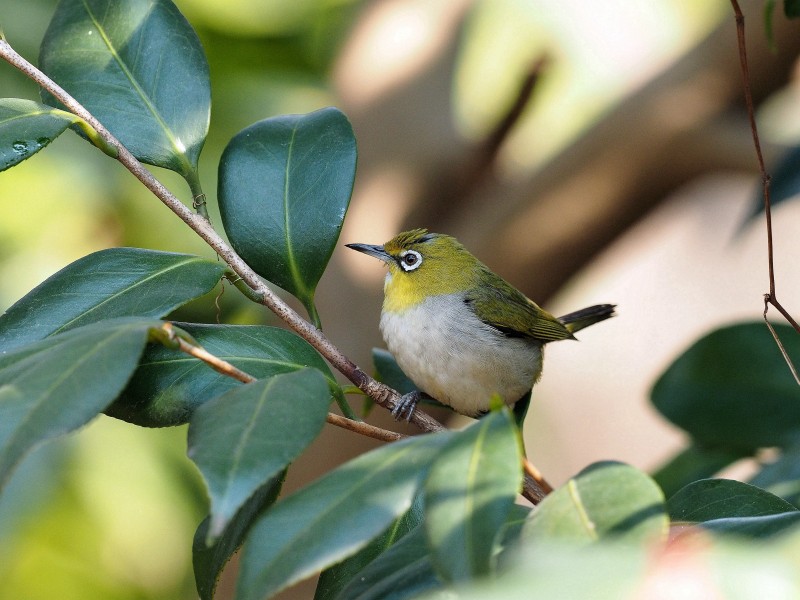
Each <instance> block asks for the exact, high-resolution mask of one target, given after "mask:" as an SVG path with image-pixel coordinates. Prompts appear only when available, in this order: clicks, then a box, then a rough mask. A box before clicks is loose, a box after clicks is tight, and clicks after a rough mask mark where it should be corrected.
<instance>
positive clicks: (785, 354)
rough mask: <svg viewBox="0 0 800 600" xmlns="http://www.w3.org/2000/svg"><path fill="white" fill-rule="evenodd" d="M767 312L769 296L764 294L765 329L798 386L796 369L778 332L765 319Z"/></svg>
mask: <svg viewBox="0 0 800 600" xmlns="http://www.w3.org/2000/svg"><path fill="white" fill-rule="evenodd" d="M767 310H769V295H768V294H764V323H766V324H767V329H769V332H770V333H771V334H772V338H773V339H774V340H775V343H776V344H777V345H778V348H779V349H780V351H781V354H782V355H783V360H785V361H786V364H787V365H788V367H789V370H790V371H791V372H792V377H794V380H795V382H796V383H797V385H800V377H798V376H797V369H795V368H794V364H793V363H792V359H791V358H789V353H788V352H786V348H784V347H783V342H781V338H780V337H778V332H777V331H775V328H774V327H773V326H772V323H770V322H769V319H768V318H767Z"/></svg>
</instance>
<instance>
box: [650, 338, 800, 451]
mask: <svg viewBox="0 0 800 600" xmlns="http://www.w3.org/2000/svg"><path fill="white" fill-rule="evenodd" d="M775 329H776V331H777V332H778V335H780V337H781V339H782V340H783V344H784V346H785V347H786V350H787V352H788V353H789V355H790V356H792V357H794V361H795V364H798V361H800V336H798V335H797V334H796V333H795V331H794V330H793V329H791V328H790V327H789V326H783V325H776V326H775ZM652 401H653V404H654V405H655V406H656V408H657V409H658V410H659V411H661V413H662V414H663V415H664V416H665V417H667V419H669V420H670V421H672V422H673V423H675V424H676V425H678V426H679V427H682V428H683V429H685V430H686V431H688V432H689V433H690V434H691V435H692V437H693V438H694V440H695V441H696V443H698V444H701V445H704V446H709V447H721V448H732V449H738V450H740V451H749V450H752V449H754V448H760V447H768V446H785V445H787V444H790V443H792V441H793V440H795V439H796V438H797V436H798V433H800V388H798V387H797V384H796V383H795V381H794V379H793V378H792V375H791V373H790V372H789V369H788V368H787V366H786V362H785V361H784V359H783V357H782V356H781V353H780V350H778V347H777V345H776V344H775V340H773V339H772V336H771V335H770V333H769V331H768V330H767V328H766V326H765V325H764V323H763V322H757V323H745V324H740V325H733V326H730V327H725V328H722V329H718V330H716V331H713V332H711V333H710V334H708V335H707V336H705V337H704V338H702V339H700V340H699V341H697V342H695V344H693V345H692V347H691V348H689V349H688V350H687V351H686V352H684V353H683V354H682V355H681V356H680V357H678V359H677V360H676V361H675V362H674V363H672V365H670V367H669V368H668V369H667V371H666V372H665V373H664V374H663V375H662V376H661V377H660V378H659V380H658V381H657V382H656V385H655V387H654V388H653V392H652Z"/></svg>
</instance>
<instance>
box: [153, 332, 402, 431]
mask: <svg viewBox="0 0 800 600" xmlns="http://www.w3.org/2000/svg"><path fill="white" fill-rule="evenodd" d="M164 329H165V330H166V331H167V332H168V333H170V334H172V332H173V330H172V326H171V324H170V323H166V324H165V325H164ZM172 339H173V341H175V342H177V344H178V350H180V351H181V352H184V353H186V354H188V355H189V356H193V357H195V358H196V359H198V360H201V361H203V362H204V363H206V364H207V365H208V366H209V367H211V368H212V369H214V370H215V371H217V372H218V373H221V374H222V375H225V376H226V377H231V378H232V379H235V380H236V381H240V382H242V383H253V382H254V381H256V378H255V377H253V376H252V375H250V374H249V373H245V372H244V371H242V370H241V369H238V368H236V367H234V366H233V365H232V364H231V363H229V362H228V361H226V360H223V359H221V358H219V357H218V356H214V355H213V354H211V353H210V352H208V351H207V350H206V349H205V348H202V347H201V346H195V345H194V344H190V343H189V342H188V341H186V340H184V339H183V338H180V337H177V336H174V335H173V336H172ZM325 420H326V421H327V422H328V423H330V424H331V425H335V426H336V427H341V428H342V429H347V430H349V431H353V432H355V433H360V434H361V435H365V436H367V437H371V438H373V439H376V440H380V441H382V442H396V441H397V440H401V439H403V438H404V437H405V436H404V435H402V434H400V433H396V432H394V431H389V430H387V429H381V428H380V427H375V426H374V425H370V424H369V423H364V422H363V421H352V420H350V419H346V418H344V417H342V416H340V415H337V414H334V413H328V416H327V417H326V418H325Z"/></svg>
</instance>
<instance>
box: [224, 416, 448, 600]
mask: <svg viewBox="0 0 800 600" xmlns="http://www.w3.org/2000/svg"><path fill="white" fill-rule="evenodd" d="M449 439H450V437H449V435H448V433H447V432H440V433H436V434H429V435H424V436H418V437H414V438H411V439H408V440H403V441H401V442H395V443H392V444H389V445H387V446H383V447H382V448H378V449H377V450H373V451H372V452H369V453H367V454H364V455H362V456H360V457H358V458H356V459H354V460H352V461H350V462H348V463H346V464H345V465H343V466H341V467H339V468H337V469H336V470H335V471H332V472H331V473H328V474H327V475H325V476H324V477H322V478H321V479H319V480H317V481H316V482H314V483H312V484H311V485H308V486H306V487H305V488H303V489H301V490H299V491H297V492H295V493H294V494H292V495H291V496H288V497H286V498H284V499H283V500H281V501H280V502H278V503H276V504H275V505H274V506H273V507H272V508H270V509H269V510H268V511H267V512H266V513H265V514H264V516H263V517H261V518H260V519H259V520H258V522H257V523H256V524H255V525H254V526H253V529H252V531H251V532H250V534H249V536H248V539H247V542H245V546H244V550H243V552H242V558H241V563H240V564H241V571H240V573H239V581H238V584H237V586H236V598H237V600H256V599H258V600H261V599H262V598H265V597H268V596H271V595H272V594H274V593H277V592H278V591H279V590H281V589H283V588H284V587H286V586H288V585H291V584H292V583H295V582H297V581H300V580H301V579H303V578H305V577H308V576H310V575H312V574H313V573H314V572H316V571H319V570H320V569H324V568H327V567H329V566H331V565H333V564H336V563H338V562H340V561H342V560H344V559H345V558H347V557H348V556H352V555H353V554H355V553H356V552H358V551H359V550H360V549H361V548H363V547H364V546H366V545H367V544H368V543H369V542H370V541H371V540H372V539H374V538H375V537H376V536H378V535H380V534H381V533H382V532H383V531H385V530H386V528H387V527H388V526H389V525H390V524H391V523H392V521H394V520H395V519H396V518H397V517H398V516H400V515H401V514H403V513H404V512H406V511H407V510H408V509H409V507H410V506H411V501H412V499H413V497H414V495H415V493H416V491H417V488H418V487H419V484H420V482H421V481H422V480H423V479H424V477H425V476H426V475H427V472H428V468H429V466H430V463H431V461H432V460H433V458H434V457H435V456H436V454H437V453H438V451H439V450H440V449H441V447H442V446H443V445H444V444H445V443H446V442H447V440H449Z"/></svg>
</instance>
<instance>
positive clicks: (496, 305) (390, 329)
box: [345, 229, 616, 421]
mask: <svg viewBox="0 0 800 600" xmlns="http://www.w3.org/2000/svg"><path fill="white" fill-rule="evenodd" d="M345 245H346V247H348V248H350V249H352V250H356V251H358V252H362V253H364V254H366V255H369V256H372V257H375V258H377V259H379V260H381V261H383V262H384V263H386V265H388V272H387V274H386V278H385V280H384V288H383V289H384V299H383V307H382V310H381V317H380V330H381V333H382V335H383V339H384V341H385V342H386V346H387V348H388V349H389V352H391V353H392V355H393V356H394V358H395V361H396V362H397V364H398V366H399V367H400V368H401V369H402V370H403V372H404V373H405V374H406V375H407V376H408V378H409V379H410V380H411V381H412V382H413V383H414V385H415V386H416V388H417V389H416V390H415V391H413V392H410V393H408V394H405V395H404V396H402V398H401V399H400V401H399V402H397V403H396V404H395V406H394V408H393V410H392V414H393V416H394V417H395V418H396V419H398V420H401V419H403V418H405V419H406V420H409V421H410V420H411V417H412V415H413V413H414V411H415V409H416V406H417V403H418V402H419V401H420V400H422V399H424V398H432V399H434V400H436V401H438V402H439V403H441V404H445V405H447V406H449V407H450V408H452V409H453V410H454V411H456V412H457V413H460V414H462V415H466V416H468V417H473V418H478V417H480V416H482V415H484V414H486V413H487V412H488V411H489V409H490V408H491V406H492V403H493V397H494V396H499V397H500V398H501V399H502V401H503V402H504V403H505V404H506V405H509V406H513V405H514V404H516V403H517V402H518V401H519V400H521V399H523V398H528V399H529V398H530V393H531V390H532V388H533V386H534V385H535V384H536V382H537V381H538V380H539V378H540V376H541V373H542V358H543V347H544V345H545V344H547V343H548V342H554V341H558V340H568V339H575V336H574V334H575V332H577V331H579V330H581V329H583V328H585V327H588V326H589V325H593V324H595V323H599V322H600V321H604V320H606V319H608V318H610V317H613V316H614V315H615V308H616V306H615V305H613V304H598V305H594V306H590V307H588V308H584V309H582V310H578V311H575V312H572V313H569V314H567V315H564V316H562V317H555V316H553V315H552V314H550V313H549V312H547V311H545V310H544V309H542V308H540V307H539V306H538V305H537V304H536V303H535V302H533V301H532V300H530V299H529V298H528V297H526V296H525V294H523V293H522V292H520V291H519V290H517V289H516V288H515V287H514V286H512V285H511V284H510V283H508V282H507V281H506V280H505V279H503V278H502V277H500V276H499V275H497V274H496V273H494V272H493V271H492V270H491V269H489V267H487V266H486V265H485V264H483V263H482V262H480V261H479V260H478V259H477V258H476V257H475V256H473V255H472V254H471V253H470V252H469V251H468V250H467V249H466V248H465V247H464V246H463V245H462V244H461V243H460V242H458V240H456V239H455V238H454V237H452V236H449V235H445V234H441V233H431V232H429V231H428V230H427V229H412V230H410V231H405V232H402V233H400V234H398V235H396V236H395V237H394V238H392V239H391V240H389V241H388V242H386V243H385V244H383V245H373V244H362V243H353V244H345ZM522 404H523V403H520V405H522ZM526 408H527V403H526Z"/></svg>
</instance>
